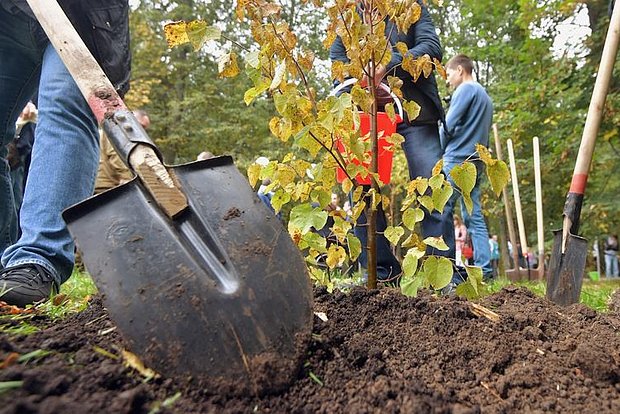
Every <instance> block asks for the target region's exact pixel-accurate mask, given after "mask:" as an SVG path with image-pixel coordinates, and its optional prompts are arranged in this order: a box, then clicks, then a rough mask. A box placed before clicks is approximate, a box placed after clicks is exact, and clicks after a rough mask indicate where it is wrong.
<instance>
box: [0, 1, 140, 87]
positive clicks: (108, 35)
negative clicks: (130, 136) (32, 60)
mask: <svg viewBox="0 0 620 414" xmlns="http://www.w3.org/2000/svg"><path fill="white" fill-rule="evenodd" d="M11 2H12V3H13V4H14V5H15V6H16V7H17V8H18V9H19V10H21V11H22V12H23V13H26V14H27V15H28V16H30V17H31V18H33V19H34V15H33V13H32V10H30V7H29V6H28V3H27V2H26V0H11ZM3 3H4V0H3ZM59 3H60V6H61V7H62V9H63V10H64V11H65V13H66V14H67V17H68V18H69V20H70V21H71V23H73V26H74V27H75V28H76V30H77V32H78V33H79V34H80V36H81V37H82V40H84V43H85V44H86V46H87V47H88V49H89V50H90V52H91V53H92V54H93V56H94V57H95V59H96V60H97V62H99V65H101V67H102V68H103V70H104V72H105V73H106V75H107V76H108V78H109V79H110V81H111V82H112V84H113V85H114V87H115V88H116V89H117V90H118V92H119V93H120V94H121V95H124V94H125V92H127V90H128V89H129V76H130V71H131V52H130V50H129V3H128V0H60V1H59Z"/></svg>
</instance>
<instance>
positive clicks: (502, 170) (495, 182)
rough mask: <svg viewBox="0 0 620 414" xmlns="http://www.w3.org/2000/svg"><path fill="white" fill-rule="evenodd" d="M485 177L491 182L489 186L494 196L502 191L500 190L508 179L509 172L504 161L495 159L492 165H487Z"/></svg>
mask: <svg viewBox="0 0 620 414" xmlns="http://www.w3.org/2000/svg"><path fill="white" fill-rule="evenodd" d="M487 177H488V178H489V181H490V182H491V188H493V192H494V193H495V195H496V196H498V197H499V195H500V194H501V193H502V190H503V189H504V187H505V186H506V184H508V182H509V181H510V172H509V171H508V166H507V165H506V163H505V162H504V161H500V160H496V162H495V163H494V164H492V165H489V166H487Z"/></svg>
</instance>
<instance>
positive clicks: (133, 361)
mask: <svg viewBox="0 0 620 414" xmlns="http://www.w3.org/2000/svg"><path fill="white" fill-rule="evenodd" d="M121 353H122V355H123V360H124V363H125V366H127V367H129V368H133V369H135V370H136V371H138V372H139V373H140V375H142V376H143V377H144V378H146V379H151V378H159V374H158V373H157V372H155V371H153V370H152V369H150V368H147V367H145V366H144V364H143V363H142V361H141V360H140V358H138V356H137V355H135V354H133V353H131V352H129V351H127V350H125V349H123V350H122V351H121Z"/></svg>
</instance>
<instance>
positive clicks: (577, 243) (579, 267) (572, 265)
mask: <svg viewBox="0 0 620 414" xmlns="http://www.w3.org/2000/svg"><path fill="white" fill-rule="evenodd" d="M587 255H588V241H587V240H586V239H584V238H583V237H579V236H575V235H574V234H570V233H569V235H568V239H567V240H566V250H565V251H564V254H562V229H560V230H555V231H554V232H553V250H552V251H551V260H550V262H549V274H548V276H547V298H548V299H549V300H551V301H553V302H554V303H557V304H558V305H562V306H565V305H570V304H573V303H578V302H579V295H580V294H581V285H582V283H583V274H584V272H585V268H586V257H587Z"/></svg>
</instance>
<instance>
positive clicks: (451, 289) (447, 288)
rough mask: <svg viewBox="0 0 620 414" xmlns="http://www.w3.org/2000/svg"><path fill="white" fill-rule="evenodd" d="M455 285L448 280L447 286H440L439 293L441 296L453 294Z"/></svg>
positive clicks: (454, 293)
mask: <svg viewBox="0 0 620 414" xmlns="http://www.w3.org/2000/svg"><path fill="white" fill-rule="evenodd" d="M456 286H457V284H456V283H454V282H450V283H448V285H447V286H445V287H444V288H442V289H441V290H440V291H439V294H440V295H441V296H455V295H456Z"/></svg>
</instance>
